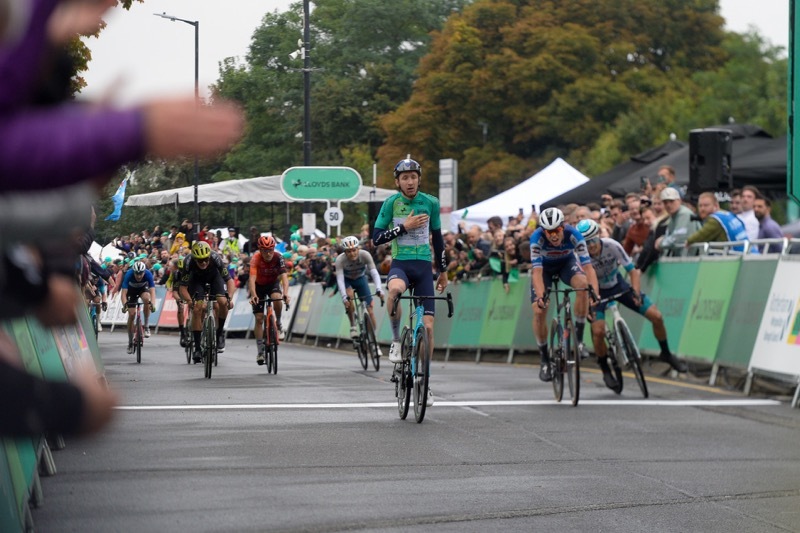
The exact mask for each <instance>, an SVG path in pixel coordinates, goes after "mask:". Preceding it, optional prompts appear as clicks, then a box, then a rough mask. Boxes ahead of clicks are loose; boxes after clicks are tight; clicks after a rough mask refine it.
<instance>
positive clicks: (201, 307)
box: [192, 300, 206, 333]
mask: <svg viewBox="0 0 800 533" xmlns="http://www.w3.org/2000/svg"><path fill="white" fill-rule="evenodd" d="M205 310H206V303H205V302H204V301H203V300H198V301H196V302H195V303H194V309H192V331H196V332H198V333H199V332H201V331H202V330H203V315H204V314H205Z"/></svg>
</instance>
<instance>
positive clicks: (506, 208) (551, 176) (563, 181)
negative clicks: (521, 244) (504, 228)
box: [450, 157, 589, 231]
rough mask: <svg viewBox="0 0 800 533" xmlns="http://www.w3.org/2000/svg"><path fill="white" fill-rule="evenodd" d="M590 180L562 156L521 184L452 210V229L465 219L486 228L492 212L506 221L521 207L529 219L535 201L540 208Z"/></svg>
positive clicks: (470, 224) (454, 229)
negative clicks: (462, 207)
mask: <svg viewBox="0 0 800 533" xmlns="http://www.w3.org/2000/svg"><path fill="white" fill-rule="evenodd" d="M587 181H589V178H587V177H586V176H584V175H583V174H581V173H580V172H579V171H578V170H576V169H575V168H574V167H572V166H571V165H570V164H569V163H567V162H566V161H564V160H563V159H561V158H560V157H559V158H558V159H556V160H555V161H553V162H552V163H550V164H549V165H547V166H546V167H545V168H543V169H542V170H540V171H539V172H538V173H536V174H534V175H533V176H531V177H530V178H528V179H527V180H525V181H523V182H522V183H520V184H519V185H516V186H514V187H512V188H510V189H508V190H507V191H503V192H501V193H500V194H498V195H496V196H493V197H491V198H489V199H487V200H484V201H482V202H479V203H477V204H475V205H471V206H469V207H465V208H464V209H459V210H458V211H453V212H452V214H451V215H450V224H451V226H452V227H451V228H450V229H452V230H453V231H457V230H458V223H459V222H464V223H465V224H466V226H467V228H469V227H470V226H472V225H475V224H477V225H478V226H480V227H482V228H483V229H486V228H487V225H486V221H487V220H489V218H491V217H493V216H499V217H500V218H502V219H503V224H505V223H506V221H508V217H510V216H514V215H516V214H518V213H519V210H520V208H522V212H523V214H524V215H525V218H526V219H527V218H528V217H529V216H530V214H531V210H532V208H531V205H532V204H535V205H536V207H537V208H539V206H541V205H542V204H543V203H545V202H547V201H548V200H551V199H553V198H555V197H556V196H559V195H561V194H563V193H565V192H567V191H570V190H572V189H574V188H575V187H577V186H579V185H583V184H584V183H586V182H587Z"/></svg>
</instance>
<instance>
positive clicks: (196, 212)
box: [194, 20, 200, 235]
mask: <svg viewBox="0 0 800 533" xmlns="http://www.w3.org/2000/svg"><path fill="white" fill-rule="evenodd" d="M194 102H195V104H194V105H195V107H196V108H198V107H199V106H200V21H199V20H196V21H194ZM198 187H200V165H199V163H198V161H197V155H196V154H195V156H194V233H195V235H200V200H199V199H198Z"/></svg>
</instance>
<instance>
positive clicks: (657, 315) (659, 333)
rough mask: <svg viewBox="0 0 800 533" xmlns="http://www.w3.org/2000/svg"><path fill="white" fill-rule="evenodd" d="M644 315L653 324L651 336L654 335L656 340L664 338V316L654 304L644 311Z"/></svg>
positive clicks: (665, 332)
mask: <svg viewBox="0 0 800 533" xmlns="http://www.w3.org/2000/svg"><path fill="white" fill-rule="evenodd" d="M644 317H645V318H646V319H647V320H649V321H650V322H651V323H652V324H653V336H655V338H656V340H659V341H663V340H666V338H667V328H666V327H664V317H663V315H662V314H661V311H659V310H658V307H656V306H655V304H653V305H651V306H650V307H649V308H648V309H647V311H646V312H645V313H644Z"/></svg>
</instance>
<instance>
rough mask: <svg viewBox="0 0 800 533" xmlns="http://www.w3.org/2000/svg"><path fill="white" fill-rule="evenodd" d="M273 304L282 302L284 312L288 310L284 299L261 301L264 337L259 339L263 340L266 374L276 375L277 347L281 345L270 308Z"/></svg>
mask: <svg viewBox="0 0 800 533" xmlns="http://www.w3.org/2000/svg"><path fill="white" fill-rule="evenodd" d="M273 302H284V305H285V310H286V311H288V310H289V304H288V303H286V299H285V297H281V298H272V297H269V298H264V299H263V300H262V304H263V306H264V335H263V336H262V337H261V338H262V339H263V340H264V343H263V344H262V346H263V349H264V363H265V364H266V365H267V373H268V374H277V373H278V345H279V344H280V343H281V339H280V331H278V319H277V317H276V316H275V309H274V308H273V306H272V303H273Z"/></svg>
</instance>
